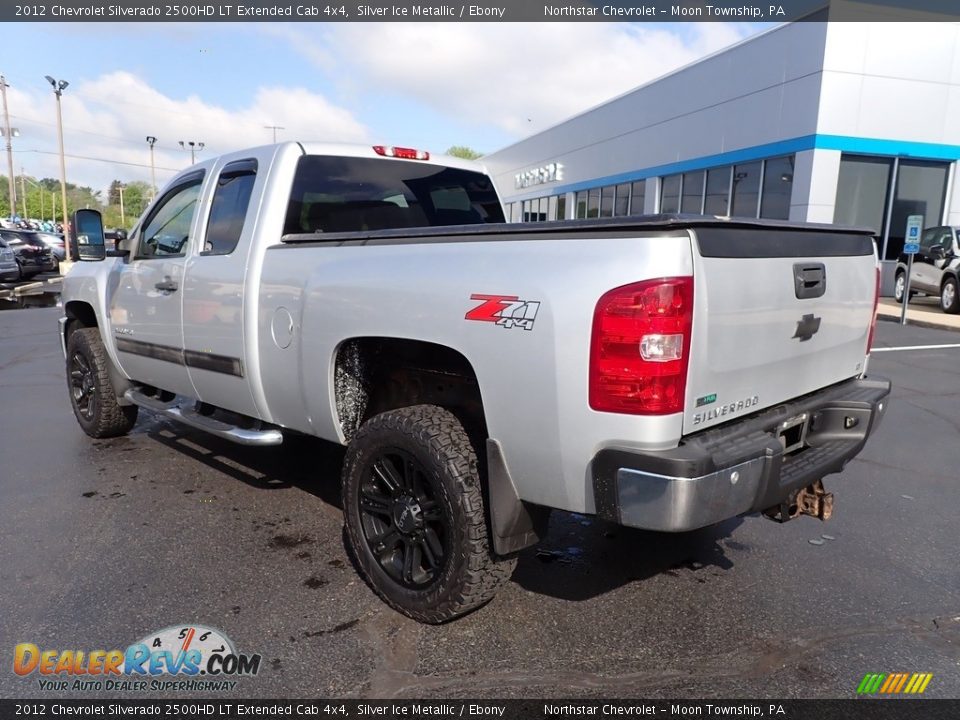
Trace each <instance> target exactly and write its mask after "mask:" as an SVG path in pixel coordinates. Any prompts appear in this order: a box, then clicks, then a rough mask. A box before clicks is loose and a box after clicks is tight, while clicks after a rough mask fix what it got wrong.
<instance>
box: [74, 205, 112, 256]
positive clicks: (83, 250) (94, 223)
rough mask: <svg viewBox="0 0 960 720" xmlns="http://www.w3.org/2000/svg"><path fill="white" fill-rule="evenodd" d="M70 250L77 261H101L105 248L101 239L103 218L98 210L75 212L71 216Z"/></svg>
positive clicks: (105, 254) (104, 254) (105, 251)
mask: <svg viewBox="0 0 960 720" xmlns="http://www.w3.org/2000/svg"><path fill="white" fill-rule="evenodd" d="M72 230H73V232H72V237H71V238H70V246H71V250H72V251H74V252H72V253H71V254H73V255H74V256H75V257H77V258H78V259H79V260H82V261H96V260H103V259H104V258H105V257H106V256H107V248H106V245H105V244H104V239H103V217H102V216H101V215H100V211H99V210H86V209H84V210H77V211H76V212H75V213H74V214H73V228H72Z"/></svg>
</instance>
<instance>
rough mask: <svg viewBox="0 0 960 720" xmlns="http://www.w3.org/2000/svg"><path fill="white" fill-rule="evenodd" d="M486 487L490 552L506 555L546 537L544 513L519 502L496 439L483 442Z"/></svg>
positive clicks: (535, 507)
mask: <svg viewBox="0 0 960 720" xmlns="http://www.w3.org/2000/svg"><path fill="white" fill-rule="evenodd" d="M487 486H488V490H489V492H488V497H489V502H490V528H491V530H492V534H493V551H494V552H495V553H496V554H497V555H509V554H510V553H514V552H517V551H519V550H523V549H524V548H526V547H530V546H531V545H535V544H536V543H538V542H540V539H541V537H542V536H543V535H545V534H546V526H547V519H548V514H549V513H548V511H547V510H546V508H541V507H539V506H537V505H531V504H530V503H525V502H524V501H523V500H521V499H520V495H519V493H518V492H517V486H516V485H514V484H513V478H511V477H510V471H509V470H508V469H507V463H506V459H505V458H504V456H503V447H502V446H501V445H500V443H499V442H498V441H497V440H494V439H492V438H488V439H487Z"/></svg>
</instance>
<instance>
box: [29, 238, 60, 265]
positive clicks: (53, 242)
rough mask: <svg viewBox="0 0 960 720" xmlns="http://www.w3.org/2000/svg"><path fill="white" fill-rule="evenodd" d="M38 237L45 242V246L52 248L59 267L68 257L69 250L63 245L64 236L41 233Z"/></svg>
mask: <svg viewBox="0 0 960 720" xmlns="http://www.w3.org/2000/svg"><path fill="white" fill-rule="evenodd" d="M36 236H37V238H39V239H40V240H42V241H43V244H44V245H46V246H47V247H48V248H50V251H51V252H52V253H53V257H54V259H55V260H56V264H57V265H59V264H60V261H61V260H63V259H64V258H65V257H66V256H67V250H66V247H65V246H64V243H63V235H57V234H55V233H49V232H43V231H40V232H37V233H36Z"/></svg>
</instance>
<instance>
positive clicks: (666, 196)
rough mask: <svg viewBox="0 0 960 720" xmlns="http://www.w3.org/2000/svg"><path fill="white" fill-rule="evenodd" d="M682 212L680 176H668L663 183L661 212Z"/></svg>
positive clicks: (661, 188)
mask: <svg viewBox="0 0 960 720" xmlns="http://www.w3.org/2000/svg"><path fill="white" fill-rule="evenodd" d="M679 211H680V176H679V175H667V176H666V177H665V178H663V180H662V181H661V187H660V212H662V213H675V212H679Z"/></svg>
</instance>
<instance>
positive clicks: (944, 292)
mask: <svg viewBox="0 0 960 720" xmlns="http://www.w3.org/2000/svg"><path fill="white" fill-rule="evenodd" d="M940 309H941V310H943V311H944V312H945V313H950V314H951V315H954V314H956V313H957V312H958V311H960V297H958V296H957V280H956V278H952V277H951V278H947V279H946V280H944V282H943V285H942V286H941V288H940Z"/></svg>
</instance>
